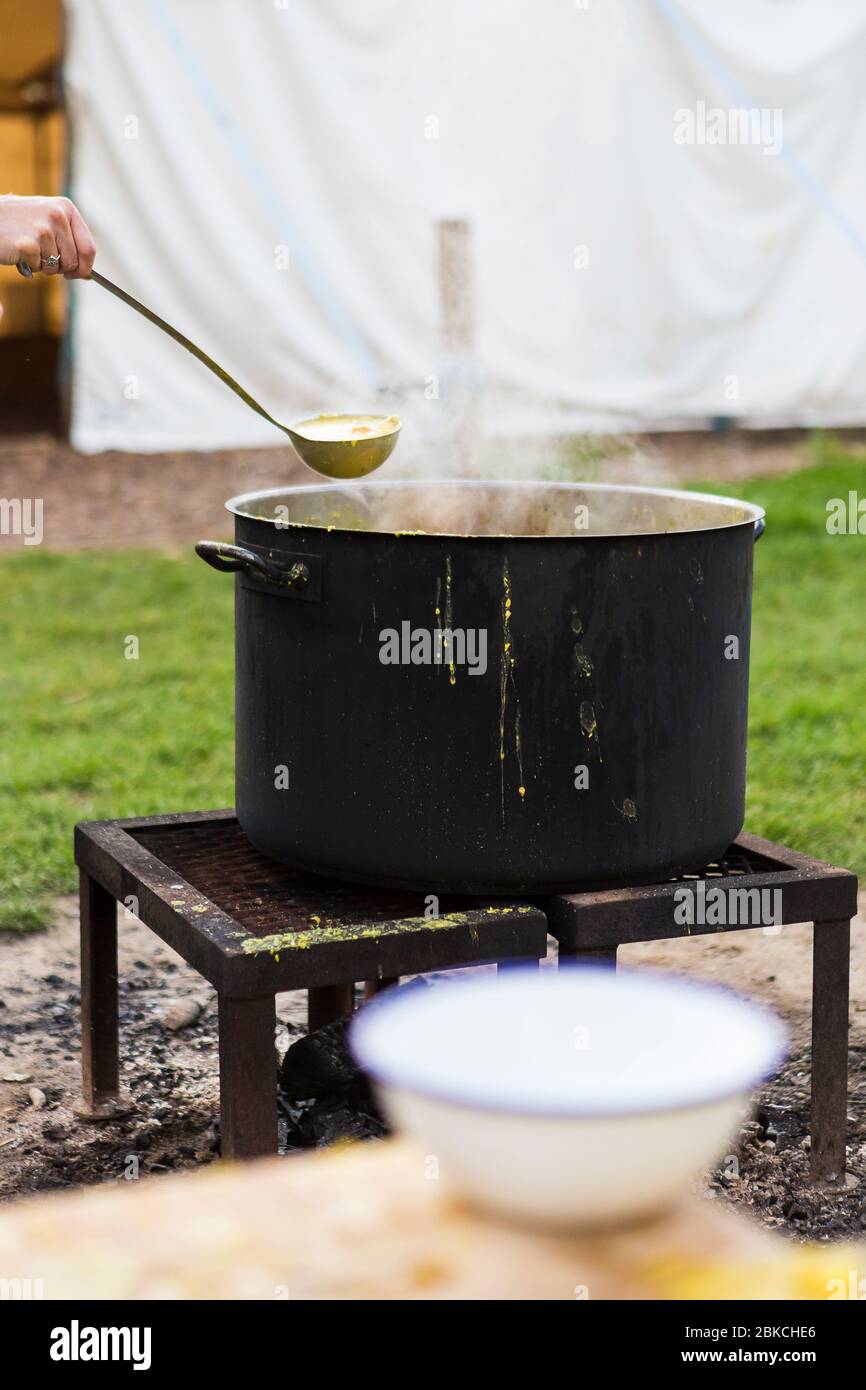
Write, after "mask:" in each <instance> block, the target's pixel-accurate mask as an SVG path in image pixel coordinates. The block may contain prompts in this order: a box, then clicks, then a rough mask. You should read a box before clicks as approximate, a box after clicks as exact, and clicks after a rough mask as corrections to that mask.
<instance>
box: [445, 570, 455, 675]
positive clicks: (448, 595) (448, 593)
mask: <svg viewBox="0 0 866 1390" xmlns="http://www.w3.org/2000/svg"><path fill="white" fill-rule="evenodd" d="M445 630H446V631H447V632H453V630H454V601H453V594H452V588H451V556H450V555H446V556H445ZM450 648H451V655H452V657H453V655H454V643H453V641H452V642H451V643H450ZM448 682H449V684H450V685H456V684H457V667H456V666H455V664H454V662H453V660H452V661H449V663H448Z"/></svg>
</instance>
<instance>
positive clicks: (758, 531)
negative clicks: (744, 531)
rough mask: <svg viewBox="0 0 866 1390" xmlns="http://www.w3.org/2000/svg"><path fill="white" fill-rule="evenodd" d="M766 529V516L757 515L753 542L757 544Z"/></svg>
mask: <svg viewBox="0 0 866 1390" xmlns="http://www.w3.org/2000/svg"><path fill="white" fill-rule="evenodd" d="M766 529H767V518H766V517H764V516H759V517H758V520H757V521H756V522H755V543H756V544H757V542H758V541H759V540H760V539H761V537H762V536H763V534H764V532H765V531H766Z"/></svg>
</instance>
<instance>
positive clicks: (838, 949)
mask: <svg viewBox="0 0 866 1390" xmlns="http://www.w3.org/2000/svg"><path fill="white" fill-rule="evenodd" d="M812 930H813V936H812V1149H811V1169H812V1178H813V1181H815V1182H832V1183H841V1182H843V1181H844V1178H845V1139H846V1135H847V1119H848V1116H847V1107H848V978H849V951H850V945H851V923H850V922H848V921H841V922H815V924H814V926H813V929H812Z"/></svg>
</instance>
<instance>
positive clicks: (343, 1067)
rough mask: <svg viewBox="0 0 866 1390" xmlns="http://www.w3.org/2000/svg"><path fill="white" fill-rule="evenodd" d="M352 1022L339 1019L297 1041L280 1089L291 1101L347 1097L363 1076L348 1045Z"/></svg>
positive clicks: (284, 1067) (285, 1064)
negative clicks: (347, 1038) (347, 1037)
mask: <svg viewBox="0 0 866 1390" xmlns="http://www.w3.org/2000/svg"><path fill="white" fill-rule="evenodd" d="M348 1025H349V1020H348V1019H347V1018H338V1019H336V1020H335V1022H333V1023H326V1024H325V1026H324V1027H323V1028H317V1029H316V1030H315V1032H313V1033H308V1034H307V1036H306V1037H305V1038H298V1039H297V1041H295V1042H293V1043H292V1044H291V1046H290V1047H289V1049H288V1051H287V1052H286V1055H285V1057H284V1058H283V1065H282V1067H281V1068H280V1090H281V1091H282V1092H283V1095H284V1096H285V1097H286V1099H287V1100H315V1099H316V1098H318V1097H325V1096H336V1095H344V1094H345V1093H346V1092H347V1091H348V1090H349V1089H350V1087H352V1086H353V1085H354V1084H355V1082H356V1081H357V1080H358V1078H359V1077H360V1076H361V1069H360V1067H359V1066H358V1064H357V1062H356V1061H355V1060H354V1058H353V1057H352V1055H351V1053H350V1052H349V1049H348V1046H347V1044H346V1035H347V1031H348Z"/></svg>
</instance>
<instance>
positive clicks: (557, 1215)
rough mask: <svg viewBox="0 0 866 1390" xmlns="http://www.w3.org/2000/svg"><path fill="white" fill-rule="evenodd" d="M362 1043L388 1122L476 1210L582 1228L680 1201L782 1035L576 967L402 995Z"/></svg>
mask: <svg viewBox="0 0 866 1390" xmlns="http://www.w3.org/2000/svg"><path fill="white" fill-rule="evenodd" d="M351 1045H352V1050H353V1051H354V1053H355V1056H356V1057H357V1059H358V1061H359V1062H360V1064H361V1066H362V1067H363V1068H364V1069H365V1071H367V1072H368V1074H369V1075H370V1076H371V1077H372V1079H373V1081H374V1083H375V1084H376V1087H377V1090H378V1092H379V1094H380V1097H381V1100H382V1103H383V1105H384V1108H385V1111H386V1113H387V1115H388V1117H389V1119H390V1120H391V1122H392V1124H393V1125H394V1127H395V1128H396V1129H399V1130H403V1131H405V1132H406V1133H407V1134H409V1135H411V1136H412V1137H413V1138H414V1139H416V1140H417V1141H419V1142H420V1143H421V1145H422V1146H423V1148H424V1152H425V1153H427V1154H430V1155H434V1156H436V1157H438V1158H439V1159H440V1160H441V1164H442V1171H443V1174H444V1175H447V1177H448V1178H449V1180H450V1181H451V1182H452V1183H453V1184H454V1186H455V1187H456V1188H457V1189H458V1190H460V1191H461V1192H462V1193H463V1194H464V1195H465V1196H466V1197H467V1198H469V1199H471V1200H472V1201H474V1202H476V1203H478V1204H480V1205H481V1206H484V1207H486V1208H487V1209H489V1210H491V1211H495V1212H498V1213H500V1214H503V1215H507V1216H509V1217H511V1218H516V1219H519V1220H524V1221H526V1220H529V1221H532V1222H537V1223H541V1224H544V1225H546V1226H560V1227H563V1226H569V1227H581V1226H584V1227H585V1226H599V1225H609V1224H615V1223H619V1222H625V1221H630V1220H633V1219H635V1218H637V1217H643V1216H647V1215H650V1214H652V1213H653V1212H656V1211H658V1210H660V1209H661V1208H663V1207H665V1206H666V1205H668V1204H669V1203H671V1202H674V1201H676V1200H677V1199H678V1198H679V1197H681V1196H682V1194H683V1193H684V1192H685V1191H687V1190H688V1185H689V1179H690V1177H691V1176H692V1175H693V1174H695V1173H697V1172H700V1171H701V1170H706V1168H707V1167H708V1166H709V1165H710V1164H711V1163H713V1161H714V1160H716V1159H717V1158H719V1157H720V1156H721V1155H722V1154H723V1153H724V1152H725V1145H726V1143H727V1142H728V1140H729V1138H730V1137H731V1136H732V1135H733V1134H734V1133H735V1132H736V1129H737V1126H738V1122H739V1120H740V1119H741V1117H742V1114H743V1112H744V1109H745V1107H746V1105H747V1103H748V1099H749V1093H750V1091H751V1089H752V1088H753V1087H754V1086H755V1085H756V1084H757V1083H758V1082H759V1081H761V1080H763V1079H764V1078H765V1077H767V1076H769V1075H771V1074H772V1073H773V1072H774V1071H775V1070H776V1069H777V1067H778V1066H779V1064H780V1062H781V1060H782V1057H783V1055H784V1048H785V1030H784V1028H783V1025H782V1024H781V1022H780V1021H779V1020H778V1019H777V1018H776V1017H775V1015H773V1014H771V1013H768V1012H767V1011H766V1010H765V1009H763V1008H760V1007H758V1006H756V1005H754V1004H752V1003H750V1002H748V1001H747V1000H745V999H741V998H739V997H738V996H736V995H733V994H730V993H728V992H727V991H725V990H721V989H717V988H715V987H713V986H708V985H702V984H696V983H694V982H691V981H687V980H684V979H681V978H679V977H676V976H667V975H660V974H655V973H654V972H651V971H622V972H616V973H614V972H613V971H611V970H605V969H598V968H594V967H586V968H575V967H572V968H569V969H565V970H561V971H552V970H551V971H548V970H543V971H540V972H539V971H538V970H520V969H518V970H513V971H510V972H508V973H507V974H503V975H500V976H495V975H478V976H475V977H474V978H472V979H470V980H465V979H464V980H461V981H454V982H451V983H448V984H442V985H435V986H432V987H430V988H428V989H425V990H421V989H418V990H414V989H408V990H394V991H391V992H390V993H386V994H384V995H382V996H381V998H380V999H378V1000H376V1001H375V1002H373V1003H371V1004H369V1005H367V1006H366V1007H365V1008H364V1009H363V1010H361V1012H360V1013H359V1014H358V1016H357V1018H356V1019H355V1021H354V1023H353V1025H352V1032H351Z"/></svg>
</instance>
